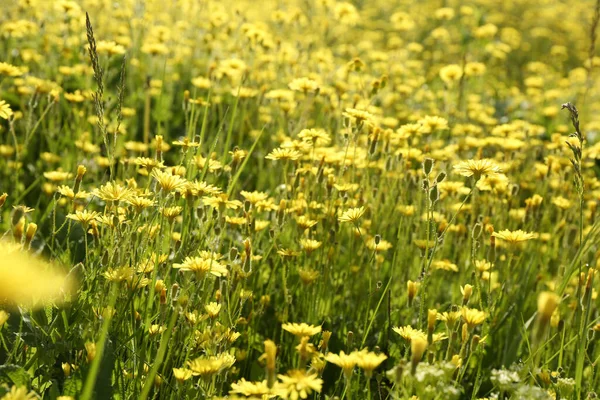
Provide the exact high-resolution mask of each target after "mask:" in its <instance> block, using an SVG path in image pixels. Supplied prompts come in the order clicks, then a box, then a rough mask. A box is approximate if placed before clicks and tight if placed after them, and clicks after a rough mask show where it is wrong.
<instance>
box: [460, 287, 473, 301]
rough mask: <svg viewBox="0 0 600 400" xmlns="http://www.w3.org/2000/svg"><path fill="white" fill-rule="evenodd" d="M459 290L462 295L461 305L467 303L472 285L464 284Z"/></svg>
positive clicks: (471, 292) (471, 291)
mask: <svg viewBox="0 0 600 400" xmlns="http://www.w3.org/2000/svg"><path fill="white" fill-rule="evenodd" d="M460 292H461V293H462V295H463V306H464V305H467V303H468V302H469V299H470V298H471V295H472V294H473V286H472V285H469V284H466V285H465V286H461V287H460Z"/></svg>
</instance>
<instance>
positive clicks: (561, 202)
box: [552, 196, 572, 210]
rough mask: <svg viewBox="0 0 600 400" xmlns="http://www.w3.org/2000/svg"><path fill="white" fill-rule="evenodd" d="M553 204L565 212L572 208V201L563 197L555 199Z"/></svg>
mask: <svg viewBox="0 0 600 400" xmlns="http://www.w3.org/2000/svg"><path fill="white" fill-rule="evenodd" d="M552 204H554V205H555V206H556V207H558V208H560V209H563V210H568V209H569V208H571V207H572V203H571V200H569V199H567V198H564V197H562V196H556V197H553V198H552Z"/></svg>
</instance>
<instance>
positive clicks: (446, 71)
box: [440, 64, 463, 86]
mask: <svg viewBox="0 0 600 400" xmlns="http://www.w3.org/2000/svg"><path fill="white" fill-rule="evenodd" d="M462 75H463V70H462V68H461V67H460V65H457V64H450V65H446V66H445V67H442V69H440V78H442V80H443V81H444V82H445V83H446V84H447V85H448V86H452V85H453V84H454V83H455V82H457V81H458V80H460V78H461V77H462Z"/></svg>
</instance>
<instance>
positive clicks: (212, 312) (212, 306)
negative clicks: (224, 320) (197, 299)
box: [204, 301, 222, 318]
mask: <svg viewBox="0 0 600 400" xmlns="http://www.w3.org/2000/svg"><path fill="white" fill-rule="evenodd" d="M221 307H222V306H221V304H218V303H216V302H214V301H213V302H211V303H209V304H207V305H205V306H204V310H206V313H207V314H208V316H209V317H210V318H216V317H217V316H218V315H219V312H220V311H221Z"/></svg>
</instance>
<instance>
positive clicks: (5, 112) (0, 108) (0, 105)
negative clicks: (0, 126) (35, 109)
mask: <svg viewBox="0 0 600 400" xmlns="http://www.w3.org/2000/svg"><path fill="white" fill-rule="evenodd" d="M12 115H13V110H11V108H10V105H9V104H8V103H7V102H6V101H4V100H0V118H4V119H9V118H10V117H11V116H12Z"/></svg>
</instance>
